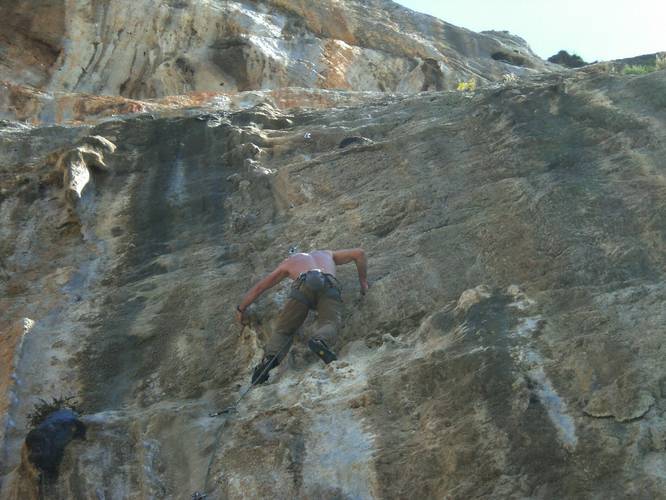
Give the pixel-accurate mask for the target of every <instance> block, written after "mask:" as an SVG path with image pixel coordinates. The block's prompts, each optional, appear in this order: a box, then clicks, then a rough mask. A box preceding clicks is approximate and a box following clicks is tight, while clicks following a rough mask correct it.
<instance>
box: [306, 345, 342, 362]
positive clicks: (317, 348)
mask: <svg viewBox="0 0 666 500" xmlns="http://www.w3.org/2000/svg"><path fill="white" fill-rule="evenodd" d="M308 347H309V348H310V350H311V351H312V352H314V353H315V354H316V355H317V356H319V357H320V358H321V360H322V361H323V362H324V363H326V364H329V363H330V362H331V361H335V360H336V359H338V357H337V356H336V355H335V353H334V352H333V351H331V350H330V349H329V348H328V346H327V345H326V342H324V341H323V340H320V339H310V340H309V341H308Z"/></svg>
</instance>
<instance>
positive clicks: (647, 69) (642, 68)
mask: <svg viewBox="0 0 666 500" xmlns="http://www.w3.org/2000/svg"><path fill="white" fill-rule="evenodd" d="M656 70H657V68H656V66H647V65H644V64H636V65H630V66H625V67H624V68H623V69H622V74H624V75H647V74H648V73H652V72H653V71H656Z"/></svg>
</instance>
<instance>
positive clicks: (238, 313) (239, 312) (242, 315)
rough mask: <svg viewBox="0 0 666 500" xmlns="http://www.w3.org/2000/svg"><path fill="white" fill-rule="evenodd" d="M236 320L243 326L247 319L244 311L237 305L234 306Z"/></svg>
mask: <svg viewBox="0 0 666 500" xmlns="http://www.w3.org/2000/svg"><path fill="white" fill-rule="evenodd" d="M236 321H238V322H239V323H240V324H241V325H243V326H245V325H246V323H247V320H246V319H245V311H244V310H241V309H240V308H239V307H238V306H236Z"/></svg>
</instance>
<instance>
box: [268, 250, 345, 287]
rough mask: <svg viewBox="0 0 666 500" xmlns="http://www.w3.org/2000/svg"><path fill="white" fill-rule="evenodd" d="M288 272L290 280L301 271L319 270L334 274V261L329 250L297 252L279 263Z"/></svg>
mask: <svg viewBox="0 0 666 500" xmlns="http://www.w3.org/2000/svg"><path fill="white" fill-rule="evenodd" d="M280 267H282V268H283V269H284V270H286V271H287V272H288V273H289V277H290V278H291V279H292V280H295V279H297V278H298V277H299V276H300V274H301V273H307V272H308V271H312V270H319V271H321V272H323V273H328V274H332V275H333V276H335V261H334V260H333V252H331V251H330V250H316V251H314V252H310V253H297V254H294V255H291V256H289V257H288V258H287V259H285V260H284V261H283V262H282V264H280Z"/></svg>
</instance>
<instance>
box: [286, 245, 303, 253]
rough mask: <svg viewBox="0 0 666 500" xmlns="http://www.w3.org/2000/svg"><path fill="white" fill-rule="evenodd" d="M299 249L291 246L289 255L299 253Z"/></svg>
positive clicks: (296, 246)
mask: <svg viewBox="0 0 666 500" xmlns="http://www.w3.org/2000/svg"><path fill="white" fill-rule="evenodd" d="M300 252H301V251H300V249H299V248H298V245H292V246H290V247H289V255H294V254H296V253H300Z"/></svg>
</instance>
